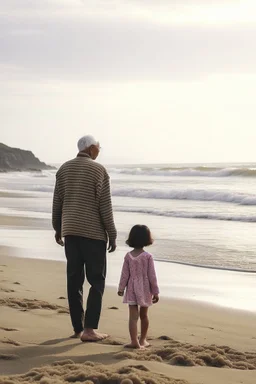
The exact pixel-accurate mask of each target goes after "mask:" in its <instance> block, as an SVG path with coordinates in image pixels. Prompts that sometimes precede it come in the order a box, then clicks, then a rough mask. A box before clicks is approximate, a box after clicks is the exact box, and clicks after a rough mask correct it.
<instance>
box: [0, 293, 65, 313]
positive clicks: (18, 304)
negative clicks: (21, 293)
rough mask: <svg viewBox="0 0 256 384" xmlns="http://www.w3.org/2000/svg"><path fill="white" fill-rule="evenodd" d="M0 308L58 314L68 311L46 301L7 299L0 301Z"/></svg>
mask: <svg viewBox="0 0 256 384" xmlns="http://www.w3.org/2000/svg"><path fill="white" fill-rule="evenodd" d="M0 306H6V307H11V308H16V309H20V310H23V311H26V310H31V309H49V310H53V311H58V313H69V311H68V309H67V308H65V307H62V306H60V305H56V304H50V303H48V302H47V301H43V300H37V299H33V300H31V299H18V298H14V297H8V298H6V299H0Z"/></svg>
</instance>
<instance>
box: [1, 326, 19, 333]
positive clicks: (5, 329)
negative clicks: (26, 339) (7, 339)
mask: <svg viewBox="0 0 256 384" xmlns="http://www.w3.org/2000/svg"><path fill="white" fill-rule="evenodd" d="M0 329H1V330H2V331H6V332H14V331H18V329H15V328H6V327H0Z"/></svg>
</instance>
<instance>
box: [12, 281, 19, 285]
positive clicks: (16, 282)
mask: <svg viewBox="0 0 256 384" xmlns="http://www.w3.org/2000/svg"><path fill="white" fill-rule="evenodd" d="M13 284H16V285H21V284H20V283H19V282H18V281H15V282H14V283H13Z"/></svg>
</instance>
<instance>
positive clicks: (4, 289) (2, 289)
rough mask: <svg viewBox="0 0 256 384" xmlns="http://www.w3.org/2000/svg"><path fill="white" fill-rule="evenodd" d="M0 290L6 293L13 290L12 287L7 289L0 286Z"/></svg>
mask: <svg viewBox="0 0 256 384" xmlns="http://www.w3.org/2000/svg"><path fill="white" fill-rule="evenodd" d="M0 291H1V292H6V293H13V292H15V291H14V289H8V288H0Z"/></svg>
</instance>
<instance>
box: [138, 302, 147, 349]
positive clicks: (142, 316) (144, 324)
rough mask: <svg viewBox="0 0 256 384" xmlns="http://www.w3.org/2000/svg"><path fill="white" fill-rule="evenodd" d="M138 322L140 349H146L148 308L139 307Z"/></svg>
mask: <svg viewBox="0 0 256 384" xmlns="http://www.w3.org/2000/svg"><path fill="white" fill-rule="evenodd" d="M140 321H141V333H140V340H139V343H140V345H141V347H148V346H149V343H148V342H147V333H148V326H149V320H148V307H140Z"/></svg>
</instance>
